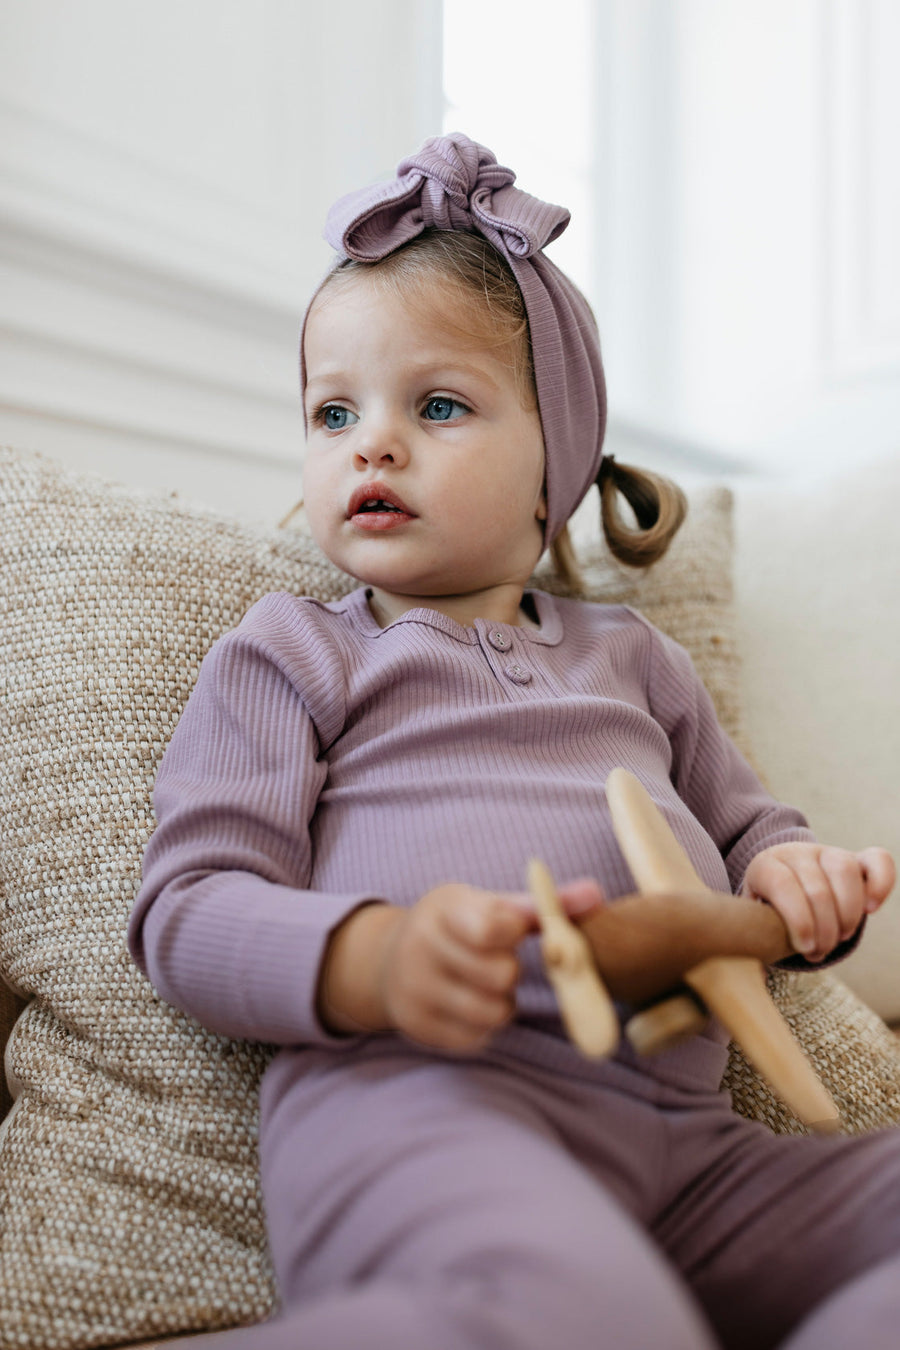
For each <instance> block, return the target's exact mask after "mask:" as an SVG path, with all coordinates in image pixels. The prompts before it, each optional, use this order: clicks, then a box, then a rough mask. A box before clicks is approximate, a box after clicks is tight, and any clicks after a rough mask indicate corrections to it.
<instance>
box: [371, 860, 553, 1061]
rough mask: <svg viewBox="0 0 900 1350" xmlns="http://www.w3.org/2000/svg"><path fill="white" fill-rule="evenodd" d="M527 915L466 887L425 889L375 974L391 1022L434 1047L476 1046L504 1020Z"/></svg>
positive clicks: (515, 980) (510, 1003) (460, 1049)
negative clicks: (379, 978) (381, 969)
mask: <svg viewBox="0 0 900 1350" xmlns="http://www.w3.org/2000/svg"><path fill="white" fill-rule="evenodd" d="M532 922H533V916H531V915H529V914H528V913H527V912H525V911H523V910H521V909H518V908H516V907H515V906H514V905H511V904H509V903H508V902H506V901H505V900H503V899H502V898H500V897H498V896H496V895H493V894H491V893H490V892H487V891H479V890H477V889H476V888H474V887H468V886H461V885H448V886H442V887H438V888H437V889H436V890H434V891H430V892H429V893H428V894H427V895H426V896H423V898H422V899H421V900H420V901H419V902H418V904H416V905H414V906H413V908H412V909H411V910H409V911H408V912H407V914H406V916H405V922H404V924H403V928H402V930H401V932H400V933H399V934H398V937H397V941H396V943H395V946H394V949H393V950H392V952H391V953H390V960H389V962H388V963H387V965H386V967H385V969H384V972H383V984H382V989H383V997H384V1002H385V1007H386V1009H387V1011H388V1016H389V1019H390V1022H391V1024H392V1025H393V1026H394V1027H395V1029H396V1030H398V1031H401V1032H402V1033H403V1034H404V1035H406V1036H408V1037H409V1038H410V1039H411V1040H415V1041H418V1042H420V1043H423V1044H426V1045H429V1046H432V1047H433V1048H437V1049H441V1050H450V1051H457V1052H465V1051H467V1050H475V1049H478V1048H480V1047H481V1046H482V1045H484V1044H485V1043H486V1041H487V1040H489V1039H490V1036H491V1035H492V1034H493V1033H494V1032H496V1031H497V1030H498V1029H499V1028H500V1027H501V1026H503V1025H504V1024H505V1023H506V1022H508V1021H509V1020H510V1018H511V1017H512V1015H513V1012H514V1010H515V990H516V985H517V983H518V978H519V965H518V959H517V957H516V947H517V946H518V943H519V942H520V941H521V939H522V937H524V935H525V934H526V933H527V932H529V931H530V930H531V927H532Z"/></svg>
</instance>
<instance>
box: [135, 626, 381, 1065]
mask: <svg viewBox="0 0 900 1350" xmlns="http://www.w3.org/2000/svg"><path fill="white" fill-rule="evenodd" d="M282 667H283V663H282V662H280V661H279V660H278V659H276V658H275V657H274V656H273V655H271V651H270V650H267V645H266V644H265V643H264V642H261V641H259V640H258V639H256V640H255V639H254V638H253V637H252V636H245V635H243V634H242V631H241V630H240V629H239V630H238V631H237V632H236V633H234V634H231V635H229V636H228V637H227V638H225V639H223V640H222V641H221V642H220V643H219V644H218V645H217V646H216V647H215V648H213V650H212V651H211V652H210V654H209V656H208V657H207V659H206V661H205V662H204V665H203V668H202V670H201V673H200V677H199V680H198V683H197V686H196V688H195V690H194V692H193V694H192V696H191V698H190V700H189V702H188V705H187V708H186V709H185V712H184V714H183V716H182V719H181V721H180V723H179V725H178V727H177V729H176V732H175V735H174V737H173V740H172V742H171V744H170V746H169V749H168V751H167V753H166V755H165V758H164V760H163V764H162V766H161V769H160V773H159V776H158V779H157V784H156V790H155V794H154V806H155V809H156V815H157V821H158V824H157V829H156V831H155V833H154V835H153V837H152V839H151V841H150V844H149V846H148V849H147V852H146V855H145V861H144V874H143V884H142V887H141V890H140V894H139V896H138V899H137V903H136V905H135V909H134V913H133V915H132V919H131V924H130V928H129V946H130V949H131V952H132V955H133V957H134V959H135V961H136V962H137V963H138V965H139V966H140V967H141V968H142V969H143V970H144V971H145V973H146V974H147V975H148V976H149V978H150V979H151V981H152V982H153V984H154V986H155V987H156V988H157V990H158V991H159V992H160V993H161V994H162V996H163V997H164V998H165V999H167V1000H168V1001H169V1002H171V1003H173V1004H174V1005H175V1006H177V1007H179V1008H181V1009H183V1010H184V1011H185V1012H188V1013H190V1014H191V1015H193V1016H195V1017H197V1018H198V1019H199V1020H200V1021H201V1022H202V1023H203V1024H204V1025H205V1026H207V1027H208V1028H210V1029H211V1030H213V1031H216V1032H220V1033H223V1034H226V1035H234V1036H241V1037H246V1038H249V1039H254V1040H260V1041H268V1042H275V1043H279V1044H296V1043H301V1042H319V1043H328V1044H344V1043H345V1042H344V1041H343V1040H338V1039H337V1038H333V1037H330V1036H329V1035H328V1034H327V1033H326V1032H325V1031H324V1029H323V1028H322V1027H321V1025H320V1023H319V1021H318V1019H317V1016H316V1011H315V996H316V982H317V977H318V971H319V966H320V962H321V958H322V954H323V950H324V947H325V944H326V942H327V939H328V935H329V933H330V932H331V931H332V930H333V929H334V927H335V926H336V925H337V924H338V923H340V921H341V920H342V919H343V918H344V917H345V916H346V915H347V914H348V913H349V912H350V911H351V910H353V909H354V908H356V907H357V906H358V905H360V904H362V903H364V902H366V901H368V900H372V899H377V898H378V897H376V896H372V895H368V894H365V893H354V894H322V893H318V892H316V891H312V890H310V889H308V887H309V881H310V873H311V856H310V854H311V850H310V833H309V825H310V821H311V818H312V815H313V812H314V810H315V807H316V802H317V799H318V797H319V793H320V791H321V788H322V783H323V780H324V776H325V772H326V770H325V766H324V764H323V762H322V760H321V756H320V745H319V737H318V733H317V730H316V727H315V726H314V724H313V720H312V718H311V716H310V714H309V712H308V710H307V708H306V707H305V706H304V703H303V701H302V699H301V697H300V694H299V693H298V690H297V687H296V682H295V680H293V679H291V678H289V676H288V674H287V673H286V671H285V670H284V669H283V668H282ZM318 674H319V676H320V677H321V678H325V679H327V678H328V677H329V675H330V674H331V672H329V671H328V670H327V669H326V670H325V671H324V672H323V671H322V670H321V669H320V670H319V672H318Z"/></svg>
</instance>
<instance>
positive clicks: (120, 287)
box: [0, 0, 441, 520]
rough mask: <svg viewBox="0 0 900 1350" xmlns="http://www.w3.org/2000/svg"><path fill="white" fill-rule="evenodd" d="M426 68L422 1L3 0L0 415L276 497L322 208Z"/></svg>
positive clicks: (414, 109)
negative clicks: (301, 324) (302, 318)
mask: <svg viewBox="0 0 900 1350" xmlns="http://www.w3.org/2000/svg"><path fill="white" fill-rule="evenodd" d="M440 71H441V33H440V4H439V0H329V3H328V4H327V5H322V4H320V3H318V0H254V3H250V0H153V3H150V0H78V2H77V3H75V4H73V3H70V0H5V3H4V5H3V6H2V8H0V91H2V92H0V438H2V439H4V440H6V441H11V442H14V443H15V444H17V445H21V446H28V447H31V448H35V449H41V450H44V451H46V452H48V453H52V454H55V455H57V456H59V457H63V458H66V459H69V460H70V461H71V462H73V463H74V464H77V465H78V466H80V467H87V468H91V469H95V470H97V471H100V472H103V473H106V474H108V475H111V476H113V477H115V478H118V479H120V480H124V481H128V482H134V483H138V484H143V485H147V486H151V487H153V486H160V487H164V488H166V489H177V490H178V491H179V492H181V493H182V494H183V495H185V496H187V497H189V498H193V499H197V500H200V501H205V502H208V503H210V504H212V505H218V506H221V507H223V508H225V509H236V510H239V511H241V512H242V513H243V514H245V515H248V516H257V517H260V518H265V519H270V520H271V519H274V518H277V516H278V515H280V514H281V512H282V511H283V509H284V507H285V506H286V505H287V504H288V502H289V500H292V499H293V498H294V497H296V495H298V487H297V482H298V465H299V457H300V452H301V449H302V433H301V426H300V420H299V404H298V395H297V377H296V343H297V333H298V327H299V320H300V316H301V314H302V311H303V307H304V304H305V299H306V297H307V295H308V293H309V291H310V290H311V288H312V287H313V285H314V284H315V282H316V280H317V278H318V277H319V276H320V275H321V272H322V271H323V270H324V267H325V266H326V261H327V258H328V257H329V254H330V250H329V249H328V247H327V246H326V245H325V244H324V243H323V242H322V240H321V237H320V236H321V229H322V225H323V223H324V218H325V212H326V209H327V207H328V205H329V204H330V203H331V201H332V200H333V199H334V198H335V197H336V196H338V195H339V194H340V193H341V192H344V191H347V190H348V189H350V188H351V187H356V186H358V185H359V184H360V183H361V182H365V181H367V180H368V179H370V178H373V177H378V176H381V175H386V174H388V173H390V172H391V171H392V170H393V168H394V167H395V165H396V163H397V161H398V160H399V159H400V158H401V157H402V156H403V155H404V154H406V153H408V151H409V149H410V148H411V146H413V145H415V144H416V143H418V142H419V141H420V140H422V139H423V138H424V137H425V136H426V135H430V134H434V133H435V132H436V131H438V130H439V129H440V112H441V75H440Z"/></svg>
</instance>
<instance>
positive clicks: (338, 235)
mask: <svg viewBox="0 0 900 1350" xmlns="http://www.w3.org/2000/svg"><path fill="white" fill-rule="evenodd" d="M515 179H516V175H515V174H514V173H513V171H512V169H506V168H504V167H503V165H502V164H498V163H497V161H496V159H495V158H494V156H493V155H492V153H491V152H490V150H487V149H486V148H485V147H484V146H483V145H477V144H476V142H475V141H470V140H469V139H468V137H467V136H459V135H457V136H436V137H432V139H431V140H428V141H426V142H425V144H424V145H423V147H422V149H421V150H420V151H419V153H418V154H417V155H413V156H411V157H410V158H409V159H404V160H403V162H402V163H401V164H399V165H398V167H397V177H396V179H395V180H394V181H393V182H391V183H382V184H380V185H379V186H378V187H375V188H363V189H362V190H361V191H359V192H351V193H350V194H349V195H348V196H346V197H342V198H341V199H340V201H337V202H335V204H334V206H333V207H332V208H331V210H330V211H329V213H328V221H327V224H326V226H325V238H326V239H327V240H328V242H329V244H331V245H332V246H333V247H334V248H336V249H338V250H342V251H343V252H344V253H345V254H346V255H347V256H348V257H350V258H356V259H357V260H358V261H359V262H376V261H377V260H378V259H379V258H384V257H385V256H386V255H387V254H388V253H393V252H394V250H395V249H398V248H402V247H403V245H404V244H407V243H409V241H410V239H414V238H415V237H416V235H417V234H421V232H422V230H424V229H426V228H427V227H428V226H432V227H434V228H435V229H438V230H475V231H477V232H478V233H479V234H483V235H484V237H485V238H486V239H488V240H489V241H490V242H491V243H492V244H493V245H494V247H495V248H497V249H499V250H500V252H501V253H503V254H505V255H507V256H508V257H516V258H530V257H531V256H532V254H534V253H537V251H538V250H539V249H542V248H543V247H544V246H545V244H549V243H550V242H551V241H552V240H553V239H556V238H557V237H558V236H559V235H560V234H562V232H563V230H564V229H565V228H566V226H567V225H568V223H569V219H570V217H569V212H568V211H567V210H566V209H565V207H564V206H553V205H552V204H551V203H549V202H542V201H540V200H539V199H538V198H537V197H532V196H530V195H529V194H528V193H527V192H522V191H521V190H520V189H519V188H517V187H513V183H514V182H515Z"/></svg>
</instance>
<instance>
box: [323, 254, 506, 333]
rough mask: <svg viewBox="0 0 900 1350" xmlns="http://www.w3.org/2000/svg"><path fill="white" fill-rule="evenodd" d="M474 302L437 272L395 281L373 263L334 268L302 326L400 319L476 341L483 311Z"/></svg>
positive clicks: (483, 326)
mask: <svg viewBox="0 0 900 1350" xmlns="http://www.w3.org/2000/svg"><path fill="white" fill-rule="evenodd" d="M479 308H480V307H479V302H478V297H476V296H474V295H466V294H464V293H463V294H461V293H460V290H459V289H458V288H455V287H453V286H451V285H450V284H449V283H448V282H446V281H444V280H443V279H442V278H441V277H440V276H433V277H428V276H425V277H416V278H404V279H403V281H402V283H400V284H396V283H394V282H393V281H392V280H391V279H390V278H389V277H385V276H382V275H381V274H380V273H379V272H378V270H377V269H375V268H373V269H372V270H371V271H363V270H362V269H359V270H354V271H350V272H340V271H338V272H335V273H334V274H333V275H332V276H331V277H330V278H329V279H328V280H327V281H326V282H325V284H324V285H323V287H322V288H321V290H320V291H319V293H318V295H317V296H316V297H315V299H314V300H313V302H312V304H311V305H310V308H309V314H308V316H307V320H306V331H307V333H308V332H309V330H310V328H314V329H315V330H317V331H320V330H321V329H323V328H325V329H335V330H336V329H340V328H341V327H342V326H343V325H344V324H347V325H352V324H353V323H355V322H357V321H358V320H359V319H361V318H362V317H363V316H365V319H366V321H367V323H368V324H369V325H372V324H374V325H376V326H377V327H379V328H380V327H392V328H394V329H396V327H397V325H398V324H402V325H403V327H404V328H406V327H408V328H409V329H411V330H413V331H415V330H416V329H422V330H427V331H428V332H429V333H431V334H432V335H434V336H435V337H436V336H438V335H441V336H444V337H446V338H448V339H449V340H451V341H452V340H457V341H459V342H466V343H467V344H468V345H470V346H477V345H480V341H481V340H483V338H485V337H486V336H487V331H486V329H487V325H486V323H485V319H484V316H480V315H478V314H477V311H478V309H479ZM479 317H480V318H481V323H479V322H478V318H479ZM323 320H324V322H323ZM481 330H485V331H481Z"/></svg>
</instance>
